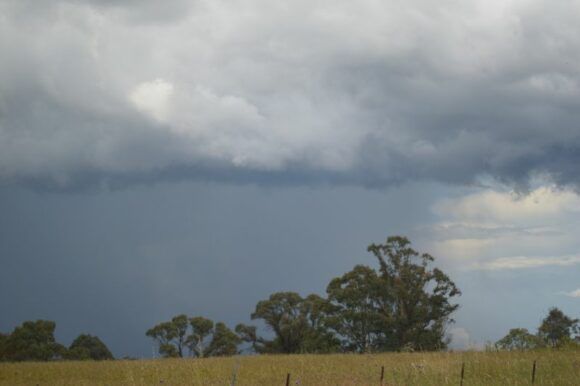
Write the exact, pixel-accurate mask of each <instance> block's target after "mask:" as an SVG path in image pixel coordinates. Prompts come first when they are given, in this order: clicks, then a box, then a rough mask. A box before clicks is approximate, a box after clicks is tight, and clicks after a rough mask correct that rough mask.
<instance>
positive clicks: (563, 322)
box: [538, 307, 580, 347]
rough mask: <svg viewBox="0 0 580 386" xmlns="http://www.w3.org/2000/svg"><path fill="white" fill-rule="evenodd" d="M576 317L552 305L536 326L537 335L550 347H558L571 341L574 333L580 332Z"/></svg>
mask: <svg viewBox="0 0 580 386" xmlns="http://www.w3.org/2000/svg"><path fill="white" fill-rule="evenodd" d="M578 323H579V320H578V319H572V318H570V317H569V316H567V315H565V314H564V313H563V312H562V311H561V310H559V309H558V308H556V307H554V308H551V309H550V311H549V312H548V315H547V316H546V317H545V318H544V320H542V324H541V325H540V327H539V328H538V336H540V338H541V339H542V340H544V342H546V344H548V345H549V346H551V347H559V346H561V345H562V344H564V343H567V342H569V341H572V339H573V338H574V335H575V334H579V333H580V325H579V324H578Z"/></svg>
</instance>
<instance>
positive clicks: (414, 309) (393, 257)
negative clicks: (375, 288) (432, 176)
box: [368, 236, 461, 350]
mask: <svg viewBox="0 0 580 386" xmlns="http://www.w3.org/2000/svg"><path fill="white" fill-rule="evenodd" d="M368 251H369V252H371V253H372V254H373V255H374V256H375V257H376V258H377V260H378V262H379V272H380V279H381V280H382V281H383V284H384V285H385V291H386V295H385V297H384V299H390V300H391V301H390V302H388V303H387V304H386V306H385V307H384V309H383V311H382V314H383V315H382V317H383V318H384V321H385V322H384V325H383V328H384V332H385V335H386V336H387V339H386V340H385V342H384V343H383V344H382V349H384V350H400V349H403V348H407V347H408V348H412V349H415V350H437V349H443V348H445V347H446V346H447V340H446V339H445V328H446V326H447V324H448V323H450V322H452V319H451V317H450V316H451V314H452V313H453V312H454V311H455V310H457V308H458V307H459V305H457V304H452V303H451V302H450V300H451V298H453V297H455V296H459V295H460V294H461V292H460V291H459V289H458V288H457V287H456V286H455V283H453V282H452V281H451V279H450V278H449V277H448V276H447V275H446V274H445V273H443V271H441V270H439V269H437V268H433V269H431V268H430V267H429V265H430V263H432V262H433V261H434V258H433V257H432V256H431V255H429V254H427V253H423V254H419V252H417V251H415V250H414V249H413V248H411V242H410V241H409V240H408V239H407V238H406V237H401V236H391V237H388V238H387V240H386V242H385V243H384V244H371V245H370V246H369V247H368ZM382 300H383V299H381V301H382Z"/></svg>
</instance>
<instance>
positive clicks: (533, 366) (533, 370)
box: [532, 359, 536, 385]
mask: <svg viewBox="0 0 580 386" xmlns="http://www.w3.org/2000/svg"><path fill="white" fill-rule="evenodd" d="M534 383H536V360H535V359H534V364H533V365H532V385H533V384H534Z"/></svg>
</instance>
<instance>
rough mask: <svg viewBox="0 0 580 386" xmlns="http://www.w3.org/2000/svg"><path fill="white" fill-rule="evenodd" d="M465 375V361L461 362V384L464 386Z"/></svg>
mask: <svg viewBox="0 0 580 386" xmlns="http://www.w3.org/2000/svg"><path fill="white" fill-rule="evenodd" d="M464 376H465V362H463V363H462V364H461V383H460V385H461V386H463V378H464Z"/></svg>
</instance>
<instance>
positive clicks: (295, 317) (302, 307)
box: [238, 292, 339, 354]
mask: <svg viewBox="0 0 580 386" xmlns="http://www.w3.org/2000/svg"><path fill="white" fill-rule="evenodd" d="M328 306H329V305H328V303H327V302H326V300H325V299H322V298H321V297H319V296H317V295H310V296H308V297H306V298H305V299H304V298H302V297H301V296H300V295H298V294H297V293H295V292H278V293H274V294H272V295H270V298H269V299H267V300H262V301H260V302H258V304H257V305H256V310H255V311H254V313H253V314H252V319H262V320H264V322H265V323H266V325H267V326H268V327H269V328H270V329H271V330H272V331H273V332H274V334H275V337H274V339H273V340H266V339H263V338H257V337H256V336H255V330H249V329H248V327H247V326H243V325H238V330H239V331H241V332H242V333H244V334H245V336H246V338H250V339H245V340H246V341H250V340H252V339H254V340H253V344H254V346H255V347H257V348H258V351H260V352H272V353H287V354H289V353H300V352H330V351H335V350H336V349H337V348H338V347H339V342H338V340H337V339H336V337H335V336H334V334H333V333H332V332H331V331H330V330H329V328H328V324H327V322H328V320H327V308H328ZM248 332H250V334H248ZM252 334H253V335H252Z"/></svg>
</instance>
